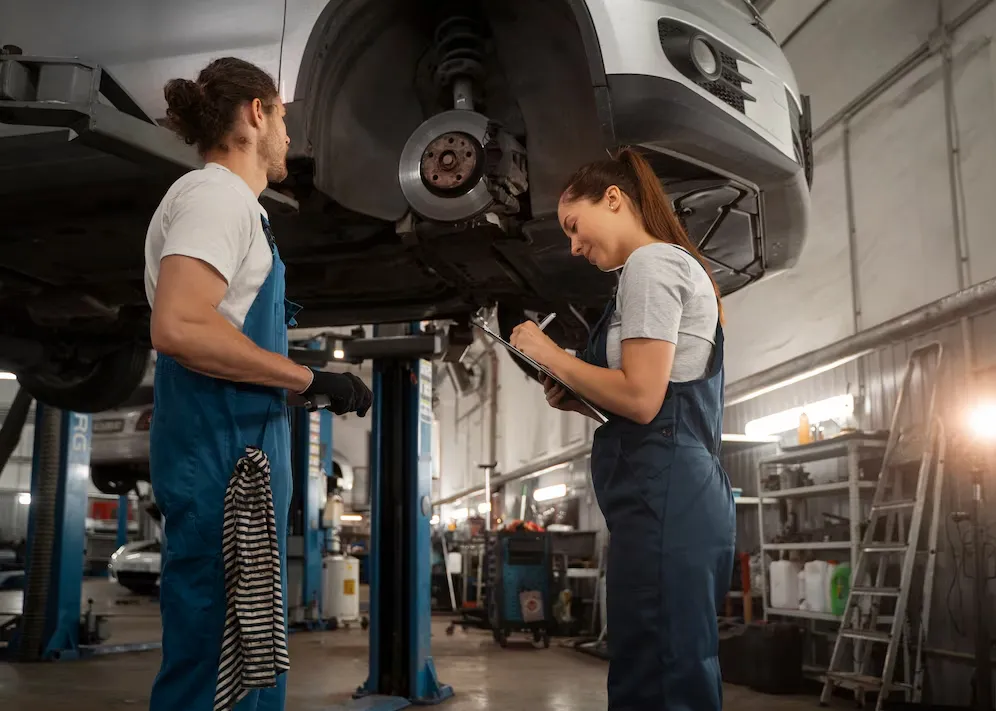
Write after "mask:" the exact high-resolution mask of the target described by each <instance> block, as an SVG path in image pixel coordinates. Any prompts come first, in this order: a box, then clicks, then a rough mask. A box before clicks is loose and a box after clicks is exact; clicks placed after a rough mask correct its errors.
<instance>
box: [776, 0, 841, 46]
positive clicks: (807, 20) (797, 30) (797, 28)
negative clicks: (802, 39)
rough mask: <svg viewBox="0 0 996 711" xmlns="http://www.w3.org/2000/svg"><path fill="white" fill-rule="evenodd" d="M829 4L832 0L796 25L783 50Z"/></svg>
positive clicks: (782, 44) (783, 42) (786, 38)
mask: <svg viewBox="0 0 996 711" xmlns="http://www.w3.org/2000/svg"><path fill="white" fill-rule="evenodd" d="M829 4H830V0H823V2H821V3H820V4H819V5H817V6H816V7H814V8H813V11H812V12H811V13H809V14H808V15H806V16H805V17H804V18H803V19H802V22H800V23H799V24H798V25H796V26H795V29H794V30H792V31H791V32H789V33H788V35H787V36H786V37H785V39H783V40H782V43H781V47H782V49H785V45H787V44H788V43H789V42H791V41H792V40H793V39H795V37H796V35H798V34H799V33H800V32H802V30H803V29H804V28H805V27H806V25H808V24H809V23H810V22H812V20H813V18H814V17H816V15H817V14H818V13H819V12H820V11H821V10H823V8H825V7H826V6H827V5H829ZM762 12H763V10H762Z"/></svg>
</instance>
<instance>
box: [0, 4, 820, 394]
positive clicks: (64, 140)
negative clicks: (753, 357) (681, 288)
mask: <svg viewBox="0 0 996 711" xmlns="http://www.w3.org/2000/svg"><path fill="white" fill-rule="evenodd" d="M577 5H578V3H576V2H573V1H572V0H564V1H562V2H535V1H534V0H503V1H502V2H492V1H490V0H482V2H480V3H446V2H428V0H424V1H422V2H402V1H401V0H389V1H385V2H370V1H369V0H352V1H350V0H343V1H342V2H339V3H330V5H329V9H328V10H326V13H325V14H323V15H322V17H321V18H320V19H319V24H318V26H316V30H315V33H314V34H313V35H312V39H311V40H309V43H308V50H307V52H306V61H304V62H303V63H302V67H301V71H300V75H299V76H298V81H297V86H298V91H297V94H298V95H303V96H304V97H306V98H305V99H302V100H298V101H294V102H291V103H289V104H288V105H287V111H288V114H287V115H288V128H289V133H290V135H291V154H290V156H289V160H288V166H289V169H290V176H289V177H288V179H287V180H286V181H284V182H283V183H281V184H280V185H273V186H271V190H270V191H267V193H266V194H264V199H263V204H264V206H265V207H266V208H267V210H268V212H269V214H270V218H271V223H272V225H273V227H274V232H275V234H276V236H277V242H278V244H279V247H280V250H281V256H282V258H283V259H284V261H285V262H286V264H287V282H288V285H287V292H288V297H289V298H291V299H292V300H294V301H296V302H297V303H299V304H301V305H302V306H303V307H304V309H303V311H302V312H301V313H300V315H299V316H298V317H297V320H298V322H299V325H301V326H302V327H312V326H322V327H337V326H349V325H355V324H370V323H386V322H400V321H419V320H428V319H455V320H458V321H465V320H466V318H467V316H468V315H469V314H470V313H471V312H473V311H475V310H476V309H478V308H480V307H484V306H491V305H496V304H497V305H498V308H499V315H500V316H501V317H502V318H501V321H502V322H503V324H507V323H512V322H514V321H515V320H516V319H517V318H519V317H520V316H521V314H522V313H523V311H538V312H549V311H557V313H558V315H559V316H558V318H557V320H556V321H555V322H554V323H555V327H553V328H551V333H552V335H553V336H554V337H555V338H556V339H557V340H558V341H559V342H560V343H561V344H563V345H565V346H577V345H579V344H580V343H582V342H583V341H584V339H585V338H586V336H587V329H588V324H589V323H590V322H591V321H592V320H593V318H594V317H595V316H597V313H598V312H600V310H601V308H602V306H603V305H604V303H605V301H606V300H607V299H608V298H609V297H610V295H611V293H612V289H613V286H614V279H615V277H614V276H613V275H611V274H603V273H601V272H598V271H597V270H596V269H594V268H593V267H591V266H590V265H588V264H587V263H586V262H584V260H579V259H573V258H572V257H571V255H570V252H569V243H568V240H567V239H566V238H565V237H564V235H563V233H562V232H561V229H560V226H559V224H558V223H557V219H556V205H557V200H558V197H559V195H560V192H561V190H562V188H563V184H564V181H565V179H566V177H567V176H568V175H569V174H570V173H571V172H573V171H574V169H576V168H577V167H578V166H579V165H581V164H582V163H584V162H586V161H589V160H592V159H596V158H599V157H604V156H605V155H606V151H607V150H611V149H612V148H614V147H616V146H618V145H620V144H622V143H632V144H634V145H638V146H640V147H641V149H642V150H643V151H644V152H645V154H646V155H647V157H648V159H649V160H650V162H651V164H652V165H653V166H654V168H655V170H656V172H657V173H658V175H659V176H660V177H661V180H662V182H663V184H664V186H665V188H666V189H667V190H668V192H669V194H670V196H671V197H672V199H673V201H674V205H675V208H676V210H677V212H678V214H679V216H680V217H681V219H682V220H683V221H684V223H685V226H686V228H687V229H688V231H689V234H690V235H691V236H692V238H693V241H695V242H697V243H698V244H699V245H701V247H702V249H703V251H704V253H705V254H706V255H707V257H708V259H709V260H710V262H711V264H712V266H713V271H714V274H715V276H716V278H717V281H718V282H719V284H720V287H721V290H722V291H723V293H724V294H728V293H732V292H734V291H736V290H738V289H740V288H743V287H744V286H746V285H747V284H749V283H751V282H753V281H755V280H757V279H759V278H760V277H762V276H763V275H764V274H765V272H766V270H770V269H771V268H773V267H774V268H783V267H786V266H790V265H791V263H792V262H793V261H794V259H795V257H796V255H797V254H798V250H799V248H800V247H801V239H800V240H799V241H798V244H794V243H792V244H790V243H789V242H790V241H787V240H785V239H784V238H783V236H780V237H779V238H778V239H772V234H775V231H776V230H775V227H776V226H778V225H779V222H781V223H786V224H783V225H782V226H781V229H783V230H784V229H798V220H795V217H794V216H792V215H791V214H788V213H791V212H792V211H793V210H795V211H796V212H798V208H797V207H790V208H789V209H788V213H787V214H788V216H787V217H785V216H783V217H782V218H781V219H780V220H779V218H778V217H777V216H774V217H773V216H772V215H775V212H774V209H773V208H769V210H770V212H771V215H767V216H766V215H765V210H766V206H765V203H764V197H765V196H767V197H768V198H769V199H771V198H772V197H774V198H775V199H776V200H777V199H778V191H779V190H782V191H789V190H796V189H797V188H798V182H799V180H800V171H801V170H802V168H800V165H799V163H801V164H802V165H803V166H805V164H806V162H807V161H806V150H807V149H806V135H805V130H804V129H805V126H804V125H803V126H802V129H803V130H802V131H800V132H799V139H800V141H799V142H800V145H799V149H798V150H799V156H798V158H799V162H797V163H793V161H792V160H790V159H788V158H786V157H785V156H784V155H780V156H772V155H768V154H770V153H771V152H772V151H773V149H771V150H769V151H768V154H765V155H766V157H765V160H758V159H757V158H756V156H752V155H749V154H748V153H747V152H746V151H742V153H744V155H740V154H737V153H736V151H735V149H736V145H739V144H737V143H736V142H737V141H741V142H742V141H746V140H750V139H749V137H747V138H743V137H741V136H740V135H739V134H737V133H736V131H738V130H740V129H733V130H732V133H731V135H732V136H733V137H732V138H730V139H729V141H728V144H729V145H726V144H723V142H722V141H719V142H717V143H716V144H715V145H711V144H710V145H708V146H705V147H702V148H701V150H700V152H702V151H704V153H703V155H702V158H701V159H700V158H699V157H698V156H694V155H692V156H691V157H690V154H694V152H695V151H692V150H686V149H687V144H688V143H689V142H693V143H696V144H700V143H701V141H699V140H698V139H697V138H696V137H695V136H694V135H693V134H692V133H691V132H689V131H688V130H687V127H686V128H682V127H683V126H684V125H685V124H689V123H695V122H698V123H701V121H700V120H699V119H697V118H696V114H695V112H696V111H699V112H700V113H701V112H706V111H711V110H712V109H711V105H709V104H708V102H707V101H706V99H701V98H700V97H697V96H693V97H692V98H691V99H687V97H684V98H681V99H680V101H681V102H684V103H682V106H686V105H691V106H692V109H689V112H688V115H685V116H684V117H681V116H679V115H678V113H677V112H674V111H672V110H671V109H670V108H669V106H670V105H669V104H668V103H667V102H668V101H670V99H667V98H666V97H665V99H655V102H656V103H655V102H651V101H650V100H649V99H647V98H646V95H645V94H644V93H643V92H644V88H645V87H647V86H651V84H648V83H647V82H646V81H644V80H645V79H649V78H641V77H630V76H618V75H617V76H612V77H606V76H605V75H604V73H601V72H602V70H601V68H600V67H598V66H597V62H594V61H593V59H592V51H591V37H590V36H589V34H590V32H591V30H590V27H586V26H585V25H584V23H583V22H581V21H579V15H578V14H577V11H576V10H577ZM665 30H667V32H665ZM678 31H679V32H680V31H681V30H678ZM659 32H660V34H661V42H662V44H663V43H664V42H665V38H666V36H671V35H668V32H672V29H668V28H667V27H664V26H663V25H662V26H661V28H659ZM723 56H724V57H725V56H727V55H726V54H725V53H724V55H723ZM0 60H7V61H0V68H2V69H4V70H6V72H5V74H4V76H6V77H7V78H8V80H9V78H10V77H11V76H14V77H15V78H16V77H18V76H20V74H19V72H21V69H23V68H24V67H27V69H26V70H25V73H24V76H25V77H27V78H26V79H25V84H24V91H25V92H26V95H25V96H17V95H15V94H16V91H13V92H12V91H11V89H10V87H11V86H14V87H15V89H16V84H11V83H10V81H8V82H7V84H4V85H3V86H6V87H7V88H6V89H5V90H4V91H6V92H7V93H6V95H0V129H3V128H4V126H3V125H2V124H3V123H7V124H14V125H18V126H19V127H24V126H32V125H45V126H48V127H49V128H48V129H47V130H44V131H36V132H31V133H24V131H23V129H22V130H21V131H20V132H17V135H5V134H4V133H0V210H2V212H3V214H4V215H5V220H4V226H3V228H2V237H3V240H4V242H3V246H4V251H3V258H2V260H0V313H2V314H3V319H2V320H0V368H3V369H6V370H12V371H14V372H16V373H17V374H18V376H19V378H20V379H21V381H22V383H24V384H25V385H26V386H27V387H28V389H29V390H32V392H33V393H34V394H35V395H36V397H39V398H40V399H42V400H45V401H48V402H51V403H52V404H56V405H59V406H66V407H72V408H74V409H83V410H95V409H105V408H108V407H113V406H114V405H115V404H117V402H120V401H121V400H123V399H124V398H125V397H127V395H128V394H129V393H130V391H131V389H133V388H134V386H135V385H137V383H138V380H139V379H140V377H141V375H140V374H139V371H141V373H144V369H145V354H147V352H148V349H149V347H150V344H149V340H148V315H149V314H148V307H147V304H146V297H145V292H144V284H143V273H144V272H143V269H144V264H143V263H144V254H143V247H144V237H145V232H146V229H147V226H148V220H149V216H150V215H152V213H153V212H154V210H155V208H156V206H157V204H158V202H159V200H160V199H161V197H162V195H163V194H164V192H165V191H166V189H167V188H168V186H169V185H170V183H171V182H172V181H173V180H175V178H176V177H178V175H180V174H181V173H182V172H184V171H185V170H188V169H190V168H191V167H193V164H191V163H190V162H186V163H185V162H184V161H183V160H180V161H176V160H173V161H171V160H163V159H162V154H164V153H170V154H171V155H172V154H173V153H174V152H175V154H176V155H184V156H186V155H188V154H186V153H184V152H183V149H184V148H185V147H183V146H181V145H180V143H179V141H174V140H173V139H172V137H169V138H161V137H157V138H156V140H157V141H164V143H162V144H161V145H162V147H163V149H162V151H160V155H152V156H151V157H150V155H149V154H148V151H146V153H145V154H144V155H143V153H142V152H143V150H144V148H143V145H142V141H141V140H139V139H138V138H135V139H134V140H131V141H130V142H129V141H128V140H124V141H122V139H121V135H116V136H111V137H108V135H106V133H105V132H102V131H101V130H97V129H95V128H94V127H95V126H96V125H97V122H96V119H95V118H94V116H96V115H97V114H98V113H100V112H104V113H107V112H106V110H105V109H104V108H101V109H94V106H93V100H92V98H85V99H84V100H81V101H80V103H79V107H78V110H77V111H76V112H75V113H74V114H73V115H72V116H70V117H68V118H67V117H59V118H56V117H54V116H53V114H52V112H51V111H47V112H46V111H45V110H44V109H51V106H47V107H45V106H41V105H40V103H41V97H40V94H39V91H40V89H39V87H40V86H42V84H43V83H44V82H42V81H41V80H40V77H42V76H43V73H44V72H45V71H49V73H50V74H51V71H50V69H51V68H50V67H49V68H48V69H46V67H48V65H46V64H44V63H34V64H33V63H32V62H33V61H34V60H32V59H31V58H30V57H27V56H24V57H20V56H19V55H17V54H13V55H12V54H8V55H6V56H4V57H0ZM724 61H725V60H724ZM59 66H61V67H62V68H63V71H65V66H75V65H73V63H72V62H69V63H68V64H66V65H59ZM735 66H736V65H735V63H734V64H733V65H729V67H727V69H724V72H727V73H725V74H723V77H724V78H725V83H723V86H722V87H720V88H721V89H722V90H723V91H727V92H728V93H729V92H731V91H732V89H729V87H731V86H734V84H735V85H736V87H740V86H741V85H742V83H738V82H741V80H744V82H745V83H749V82H747V80H746V79H745V77H743V76H742V75H740V74H738V73H737V72H736V70H735V69H732V68H731V67H735ZM92 70H93V72H96V73H98V74H99V72H100V70H99V68H97V67H96V66H95V65H94V66H93V69H92ZM53 76H54V75H53ZM737 77H739V79H738V78H737ZM105 79H106V83H103V84H102V85H101V87H100V94H101V96H103V100H102V102H103V103H104V104H115V105H116V110H118V111H120V112H123V113H126V114H129V115H130V116H131V117H134V118H137V119H139V120H140V121H143V122H144V128H143V131H148V130H155V131H157V132H160V133H163V134H165V133H166V130H165V129H162V128H157V127H154V126H151V125H150V124H152V123H153V117H148V116H145V115H142V114H141V110H140V109H138V107H137V105H131V104H129V103H128V98H127V92H125V91H124V90H123V89H122V88H121V87H119V86H118V85H117V84H115V83H114V82H113V78H111V77H109V75H106V74H104V75H103V78H102V80H101V81H102V82H103V81H104V80H105ZM53 81H54V80H53ZM53 85H54V84H53ZM658 86H662V85H660V84H653V87H654V90H656V87H658ZM109 87H116V88H111V89H109ZM665 89H666V87H665ZM32 91H33V92H34V93H33V94H32V93H31V92H32ZM741 93H743V92H741ZM732 96H733V100H734V101H736V100H737V98H738V97H737V95H736V93H735V92H733V94H732ZM122 97H123V98H122ZM739 100H740V103H741V105H742V104H743V97H739ZM675 101H677V99H675ZM689 102H691V103H689ZM696 102H699V103H696ZM132 103H133V102H132ZM624 109H625V111H624ZM101 115H103V114H101ZM660 115H665V116H672V115H673V116H675V117H676V118H675V119H674V121H675V123H674V124H673V126H672V130H671V131H669V130H668V128H667V126H663V127H662V126H659V125H655V124H654V121H655V118H654V117H655V116H660ZM702 115H705V114H702ZM644 117H645V118H644ZM796 119H797V122H798V119H799V117H798V116H797V117H796ZM682 122H684V123H682ZM126 123H127V122H126ZM129 125H130V124H129ZM703 130H705V129H703ZM724 130H725V129H724ZM745 130H746V129H744V131H745ZM12 133H13V132H12ZM110 133H112V134H113V133H114V131H111V132H110ZM118 133H119V134H120V132H118ZM125 133H127V132H125ZM734 134H736V135H734ZM143 135H145V134H143ZM745 135H746V134H745ZM115 141H116V143H115ZM760 142H761V141H760V139H758V143H760ZM167 144H172V145H167ZM731 146H732V147H731ZM697 150H698V149H697ZM758 150H761V151H763V150H765V149H764V148H763V147H762V148H760V149H758ZM710 151H714V152H716V153H717V154H719V153H722V154H723V155H729V156H730V158H729V159H728V161H727V162H730V161H732V162H733V163H736V162H737V161H740V162H742V163H744V164H745V165H751V166H753V165H756V166H758V167H757V169H756V170H746V169H745V170H744V171H739V172H733V171H732V170H731V171H725V170H724V171H721V170H717V169H716V168H715V167H714V166H713V165H711V164H710V162H709V161H707V160H705V158H706V157H708V154H709V152H710ZM185 160H186V159H185ZM724 160H725V159H724ZM771 204H772V205H774V204H775V203H771ZM766 217H767V219H765V218H766ZM793 220H795V221H794V222H793ZM126 381H127V382H126ZM114 382H117V383H119V387H117V388H115V387H111V386H110V384H111V383H114ZM124 391H127V392H124ZM61 394H66V395H67V396H66V397H62V395H61ZM70 395H71V396H70Z"/></svg>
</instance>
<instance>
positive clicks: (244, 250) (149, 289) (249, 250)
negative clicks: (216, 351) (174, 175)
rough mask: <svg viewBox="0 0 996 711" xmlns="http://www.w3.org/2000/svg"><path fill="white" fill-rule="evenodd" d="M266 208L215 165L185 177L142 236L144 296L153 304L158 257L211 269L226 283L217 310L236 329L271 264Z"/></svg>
mask: <svg viewBox="0 0 996 711" xmlns="http://www.w3.org/2000/svg"><path fill="white" fill-rule="evenodd" d="M265 215H266V210H264V209H263V206H262V205H260V204H259V200H258V199H257V198H256V195H255V193H253V191H252V189H251V188H250V187H249V185H248V184H247V183H246V182H245V181H244V180H242V178H240V177H239V176H238V175H236V174H235V173H233V172H231V171H230V170H228V168H225V167H224V166H222V165H219V164H217V163H208V164H207V165H205V166H204V167H203V168H201V169H200V170H194V171H191V172H190V173H187V174H186V175H184V176H183V177H182V178H180V179H179V180H177V181H176V182H175V183H173V185H172V186H171V187H170V189H169V190H168V191H167V192H166V195H165V197H163V199H162V202H160V203H159V207H158V208H157V209H156V212H155V214H154V215H153V216H152V222H151V223H150V224H149V231H148V233H147V234H146V237H145V295H146V297H147V298H148V300H149V306H152V304H153V302H154V301H155V296H156V282H157V280H158V278H159V262H160V260H161V259H162V258H163V257H166V256H169V255H171V254H179V255H183V256H186V257H194V258H195V259H200V260H202V261H204V262H206V263H207V264H209V265H211V266H212V267H214V268H215V269H216V270H217V271H218V273H219V274H221V276H222V277H223V278H224V279H225V281H226V282H227V283H228V289H227V290H226V291H225V297H224V298H223V299H222V300H221V303H220V304H219V305H218V312H219V313H220V314H221V315H222V316H224V317H225V318H226V319H227V320H228V321H229V322H231V323H232V324H233V325H234V326H235V327H236V328H238V329H239V330H241V329H242V325H243V323H244V322H245V318H246V314H247V313H249V307H250V306H252V303H253V301H255V300H256V295H257V294H258V293H259V290H260V287H262V286H263V282H264V281H266V277H267V276H268V275H269V273H270V269H271V268H272V266H273V254H272V252H271V251H270V246H269V244H268V243H267V241H266V235H265V234H264V233H263V222H262V219H261V216H265Z"/></svg>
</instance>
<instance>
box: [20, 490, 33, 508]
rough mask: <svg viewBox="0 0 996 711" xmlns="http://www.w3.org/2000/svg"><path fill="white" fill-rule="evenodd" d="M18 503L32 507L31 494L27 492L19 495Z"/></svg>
mask: <svg viewBox="0 0 996 711" xmlns="http://www.w3.org/2000/svg"><path fill="white" fill-rule="evenodd" d="M17 503H19V504H21V505H22V506H30V505H31V494H29V493H28V492H26V491H25V492H22V493H20V494H18V495H17Z"/></svg>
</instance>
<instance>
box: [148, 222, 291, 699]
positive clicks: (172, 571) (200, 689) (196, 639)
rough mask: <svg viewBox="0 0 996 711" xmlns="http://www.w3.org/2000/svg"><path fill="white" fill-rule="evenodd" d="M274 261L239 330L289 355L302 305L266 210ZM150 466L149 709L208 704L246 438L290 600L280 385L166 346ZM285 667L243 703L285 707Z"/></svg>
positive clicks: (286, 441) (287, 455)
mask: <svg viewBox="0 0 996 711" xmlns="http://www.w3.org/2000/svg"><path fill="white" fill-rule="evenodd" d="M262 219H263V229H264V232H265V234H266V236H267V240H268V241H269V242H270V248H271V250H272V252H273V266H272V267H271V269H270V273H269V275H268V276H267V278H266V281H265V282H263V286H262V287H260V290H259V294H258V295H257V296H256V300H255V301H254V302H253V304H252V306H251V307H250V309H249V313H248V314H246V319H245V323H244V324H243V327H242V332H243V333H244V334H245V335H246V336H248V337H249V338H250V339H251V340H252V341H253V342H254V343H255V344H256V345H257V346H259V347H260V348H263V349H264V350H268V351H273V352H274V353H280V354H282V355H285V356H286V355H287V325H288V324H289V323H291V322H292V320H293V316H294V314H295V313H296V312H297V309H298V307H296V305H294V304H292V303H291V302H287V301H286V300H285V298H284V264H283V262H282V261H281V260H280V255H279V253H278V251H277V248H276V245H275V244H274V243H273V238H272V234H271V232H270V228H269V224H268V223H267V221H266V218H262ZM153 392H154V395H155V413H154V415H153V418H152V431H151V441H150V456H149V460H150V468H151V478H152V489H153V492H154V493H155V497H156V503H157V504H158V505H159V507H160V509H161V510H162V512H163V515H164V517H165V539H166V547H165V557H164V559H163V571H162V580H161V586H160V590H161V592H160V608H161V610H162V620H163V661H162V667H161V669H160V671H159V675H158V676H157V677H156V681H155V684H154V685H153V687H152V699H151V703H150V711H211V710H212V709H213V708H214V695H215V687H216V684H217V681H218V659H219V656H220V653H221V640H222V633H223V630H224V627H225V609H226V607H225V603H226V599H225V576H224V565H223V560H222V552H221V548H222V545H221V544H222V519H223V516H224V500H225V490H226V489H227V487H228V481H229V479H230V478H231V475H232V472H233V471H234V469H235V463H236V462H237V461H238V460H239V458H240V457H241V456H242V455H243V454H244V453H245V448H246V446H247V445H256V446H258V447H260V448H261V449H262V450H263V451H264V452H265V453H266V455H267V456H268V457H269V459H270V467H271V471H270V487H271V489H272V490H273V509H274V515H275V517H276V524H277V539H278V543H279V546H280V560H281V569H282V571H283V580H284V606H285V613H284V614H285V617H286V604H287V573H286V571H287V565H286V541H287V515H288V509H289V507H290V497H291V488H292V486H293V483H292V477H291V452H290V425H289V420H288V416H287V404H286V393H285V392H284V391H283V390H280V389H276V388H264V387H259V386H254V385H245V384H239V383H233V382H230V381H226V380H219V379H216V378H210V377H207V376H204V375H200V374H198V373H194V372H193V371H190V370H188V369H187V368H185V367H183V366H182V365H180V364H179V363H178V362H176V361H175V360H173V359H172V358H168V357H165V356H162V355H160V356H159V357H158V359H157V361H156V375H155V384H154V386H153ZM285 685H286V675H284V674H281V675H280V676H279V677H278V682H277V687H276V688H272V689H263V690H256V691H252V692H250V693H249V695H248V696H247V697H246V698H245V699H243V700H242V701H241V702H239V703H238V704H237V705H236V706H235V709H236V710H237V711H251V710H255V711H281V710H282V709H283V708H284V691H285Z"/></svg>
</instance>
